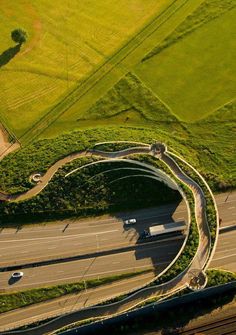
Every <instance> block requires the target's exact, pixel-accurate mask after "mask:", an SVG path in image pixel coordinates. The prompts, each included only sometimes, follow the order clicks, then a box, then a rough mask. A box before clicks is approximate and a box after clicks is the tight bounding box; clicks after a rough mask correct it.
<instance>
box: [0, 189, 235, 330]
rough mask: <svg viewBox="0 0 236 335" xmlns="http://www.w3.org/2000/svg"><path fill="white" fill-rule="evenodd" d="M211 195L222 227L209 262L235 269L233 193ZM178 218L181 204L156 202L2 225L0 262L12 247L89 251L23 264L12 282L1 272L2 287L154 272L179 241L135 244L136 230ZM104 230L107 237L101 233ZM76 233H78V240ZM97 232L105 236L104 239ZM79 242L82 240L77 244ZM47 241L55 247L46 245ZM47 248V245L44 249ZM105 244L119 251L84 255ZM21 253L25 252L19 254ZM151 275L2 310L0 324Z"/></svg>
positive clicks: (82, 301) (37, 254) (97, 296)
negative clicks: (116, 211) (130, 222)
mask: <svg viewBox="0 0 236 335" xmlns="http://www.w3.org/2000/svg"><path fill="white" fill-rule="evenodd" d="M216 200H217V205H218V208H219V214H220V217H221V219H222V223H221V227H222V228H223V229H222V230H221V233H220V236H219V240H218V246H217V249H216V253H215V256H214V258H213V260H212V262H211V264H210V267H220V268H224V269H229V270H231V271H235V270H236V257H235V254H236V249H235V237H236V229H234V227H236V225H235V217H236V192H233V193H228V194H220V195H217V196H216ZM127 217H136V218H137V224H136V225H135V226H133V227H129V228H127V229H126V228H124V226H123V219H126V218H127ZM183 218H184V219H185V220H186V218H187V213H186V207H185V204H184V203H181V204H180V205H179V206H174V205H173V206H161V207H159V208H153V209H151V210H150V209H149V210H141V211H136V212H133V213H132V212H131V213H129V214H127V213H126V215H122V214H120V215H118V216H117V217H116V218H108V217H103V218H99V219H96V220H95V219H94V220H93V219H89V220H83V221H74V222H68V221H65V222H64V221H63V222H59V223H56V224H47V225H44V226H42V225H36V226H28V227H27V226H26V227H25V228H23V229H22V230H17V229H11V230H8V229H4V230H2V232H1V234H0V237H1V239H2V241H6V240H7V241H8V243H7V245H6V246H7V248H8V249H6V250H5V249H4V247H2V245H1V253H2V252H3V253H4V255H5V256H4V257H6V258H7V257H9V258H8V260H7V261H6V260H5V259H1V263H2V264H5V261H6V263H8V262H9V263H11V262H12V264H14V247H16V248H18V249H16V250H17V253H16V254H18V253H20V251H23V253H22V254H21V255H19V256H17V258H16V261H17V262H22V260H24V261H26V262H27V261H29V260H36V259H37V260H40V259H45V257H47V258H49V257H56V256H62V255H74V254H84V255H85V254H88V255H87V256H88V257H87V256H86V257H85V258H84V259H81V260H77V261H71V262H66V263H64V262H63V263H58V264H54V265H49V266H40V267H37V268H29V269H24V277H23V278H22V279H21V280H20V281H19V282H16V283H15V284H14V285H12V286H11V285H9V283H8V280H9V278H10V274H11V273H10V272H3V273H1V274H0V278H1V279H0V285H1V287H2V288H3V289H5V290H8V289H10V290H19V289H26V288H30V287H34V286H44V285H52V284H56V283H62V282H72V281H78V280H86V279H88V278H94V277H101V276H108V275H110V274H114V273H123V272H131V271H134V270H138V269H145V268H151V267H153V266H154V265H155V266H157V269H156V271H157V272H159V271H161V270H162V269H163V268H164V267H165V266H167V265H168V264H169V262H170V261H171V259H173V257H174V256H175V255H176V253H177V251H178V249H179V248H180V246H181V243H182V240H168V241H163V242H156V243H153V244H144V245H141V246H140V245H139V244H138V243H137V236H138V233H139V231H141V230H142V229H144V228H145V227H146V226H148V225H151V224H156V223H163V222H169V220H170V219H174V220H177V221H178V220H182V219H183ZM68 224H69V226H68ZM234 225H235V226H234ZM228 226H230V227H228ZM106 234H107V238H106V237H105V236H106ZM75 236H77V239H76V237H75ZM102 236H104V240H103V241H102ZM67 238H68V242H67ZM57 239H58V240H57ZM22 240H25V241H24V243H22ZM59 241H60V242H59ZM79 242H80V243H81V245H76V243H78V244H79ZM21 243H22V244H21ZM64 243H65V245H64ZM125 245H126V246H131V247H132V248H133V249H132V250H129V251H125V250H124V251H123V252H121V250H120V249H121V248H123V247H124V246H125ZM50 246H51V247H52V246H53V247H54V248H53V249H52V248H51V249H50ZM46 248H47V250H46V251H44V249H46ZM57 248H58V249H57ZM55 249H56V250H55ZM109 249H110V250H112V249H113V250H114V249H119V250H118V251H117V253H116V252H115V253H114V254H112V255H109V254H107V255H104V256H100V257H90V256H89V253H92V252H94V251H96V250H99V251H102V250H109ZM16 254H15V255H16ZM24 254H25V256H23V255H24ZM47 255H48V256H47ZM24 257H25V258H24ZM28 257H29V258H28ZM153 276H154V273H148V274H144V275H141V276H140V277H136V278H130V279H128V280H123V281H119V282H117V283H114V284H112V285H111V286H110V285H107V286H104V287H100V288H97V289H93V290H87V291H86V292H83V293H81V294H79V295H77V296H75V295H73V296H65V297H61V298H59V299H55V300H54V301H51V302H47V303H42V304H37V305H35V306H29V307H26V308H24V309H20V310H17V311H12V312H9V313H4V314H3V315H2V316H1V317H0V324H1V326H2V327H6V326H9V325H10V323H11V320H12V318H13V319H14V325H16V324H17V323H19V324H21V323H22V320H23V319H24V318H27V320H29V319H30V320H31V321H32V320H33V319H34V318H35V317H36V318H38V317H39V316H41V317H42V318H43V316H44V314H45V313H47V315H49V314H51V315H57V314H59V313H61V312H62V311H64V312H65V311H71V310H72V309H73V308H75V306H76V308H79V307H83V306H84V305H86V306H88V305H91V304H94V303H96V302H98V301H100V300H102V299H104V298H109V297H111V295H113V294H119V293H122V292H124V291H127V290H129V289H130V288H133V287H135V286H136V287H137V286H140V285H142V284H144V283H145V281H148V280H150V279H151V278H153Z"/></svg>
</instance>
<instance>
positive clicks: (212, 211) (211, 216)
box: [172, 155, 217, 249]
mask: <svg viewBox="0 0 236 335" xmlns="http://www.w3.org/2000/svg"><path fill="white" fill-rule="evenodd" d="M172 157H173V159H174V160H175V161H176V163H177V164H178V165H179V167H180V168H181V169H182V171H183V172H184V173H186V175H188V176H189V177H190V178H192V179H193V180H194V181H195V182H196V183H197V184H198V185H199V186H200V187H201V189H202V191H203V193H204V197H205V201H206V217H207V222H208V224H209V229H210V234H211V249H212V248H213V246H214V244H215V238H216V230H217V217H216V208H215V205H214V202H213V199H212V196H211V194H210V192H209V190H208V188H207V187H206V185H205V183H204V182H203V180H202V179H201V178H200V177H199V176H198V174H197V173H196V172H195V171H194V170H192V169H191V168H190V167H188V166H187V165H186V164H184V163H183V162H182V161H181V159H179V158H178V157H176V156H174V155H172Z"/></svg>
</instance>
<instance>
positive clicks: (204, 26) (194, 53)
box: [135, 0, 236, 122]
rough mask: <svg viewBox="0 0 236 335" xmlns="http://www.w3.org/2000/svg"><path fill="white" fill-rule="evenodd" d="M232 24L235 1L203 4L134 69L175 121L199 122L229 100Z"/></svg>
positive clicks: (235, 28)
mask: <svg viewBox="0 0 236 335" xmlns="http://www.w3.org/2000/svg"><path fill="white" fill-rule="evenodd" d="M235 19H236V3H235V1H233V0H227V1H223V2H222V1H219V0H207V1H206V2H205V3H204V4H203V5H202V6H200V8H199V9H198V10H197V11H196V13H195V14H193V15H191V16H189V17H188V18H187V19H186V20H185V21H184V22H183V24H181V25H180V26H179V28H178V29H177V30H176V31H175V32H174V33H173V34H172V35H170V36H169V37H168V38H167V39H166V40H165V41H164V42H163V43H162V44H161V45H160V46H159V47H157V48H156V50H154V52H152V53H151V54H150V55H149V57H146V58H144V60H143V62H142V64H140V65H138V66H137V67H136V69H135V73H136V74H137V75H138V76H139V77H140V78H141V79H142V80H143V81H144V82H145V83H146V84H147V85H148V86H149V87H150V88H151V89H152V90H153V91H154V92H155V93H156V94H157V95H158V96H159V97H160V98H161V99H162V100H164V101H165V102H166V104H167V105H168V106H169V107H170V109H171V110H172V112H173V113H174V114H175V115H176V116H177V117H178V118H179V119H181V120H183V121H187V122H192V121H195V120H199V119H202V118H204V117H205V116H206V115H208V114H210V113H212V112H214V111H215V110H216V109H218V108H219V106H221V105H224V104H225V103H227V102H230V101H232V100H233V99H234V98H235V87H236V79H235V78H236V62H235V59H236V49H235V47H234V39H233V38H232V36H233V35H234V34H235V33H236V21H235ZM219 32H220V33H219Z"/></svg>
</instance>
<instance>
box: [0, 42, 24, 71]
mask: <svg viewBox="0 0 236 335" xmlns="http://www.w3.org/2000/svg"><path fill="white" fill-rule="evenodd" d="M20 48H21V44H16V45H15V46H14V47H11V48H9V49H7V50H5V51H4V52H3V53H2V54H1V55H0V68H1V67H2V66H4V65H6V64H7V63H9V62H10V61H11V60H12V58H14V57H15V56H16V54H17V53H18V52H19V51H20Z"/></svg>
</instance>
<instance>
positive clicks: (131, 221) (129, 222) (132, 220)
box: [124, 219, 137, 225]
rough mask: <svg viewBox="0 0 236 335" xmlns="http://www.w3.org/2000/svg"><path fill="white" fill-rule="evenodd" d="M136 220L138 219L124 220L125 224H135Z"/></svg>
mask: <svg viewBox="0 0 236 335" xmlns="http://www.w3.org/2000/svg"><path fill="white" fill-rule="evenodd" d="M136 222H137V221H136V219H129V220H125V221H124V223H125V225H130V224H135V223H136Z"/></svg>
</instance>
